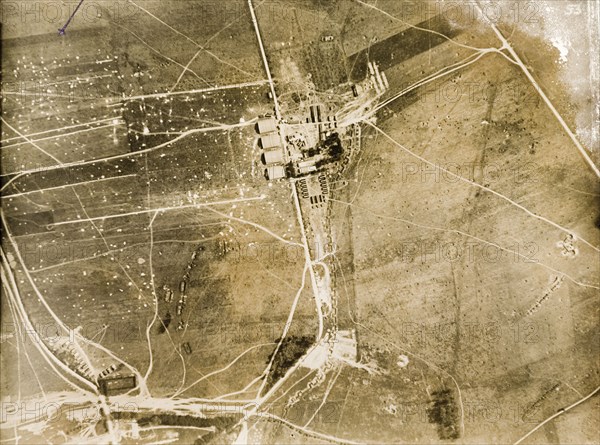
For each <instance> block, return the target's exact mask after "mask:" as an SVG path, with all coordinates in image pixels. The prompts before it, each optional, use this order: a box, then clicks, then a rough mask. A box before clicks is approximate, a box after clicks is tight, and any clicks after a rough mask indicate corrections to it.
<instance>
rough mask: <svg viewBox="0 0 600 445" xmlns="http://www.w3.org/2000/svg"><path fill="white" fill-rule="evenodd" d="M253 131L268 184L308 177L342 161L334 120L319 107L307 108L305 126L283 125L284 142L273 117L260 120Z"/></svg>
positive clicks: (301, 124)
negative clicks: (256, 134)
mask: <svg viewBox="0 0 600 445" xmlns="http://www.w3.org/2000/svg"><path fill="white" fill-rule="evenodd" d="M256 131H257V133H258V134H259V140H258V145H259V147H260V148H261V149H262V154H261V160H262V163H263V164H264V165H265V166H266V169H265V177H266V178H267V179H268V180H273V179H281V178H288V177H295V178H298V177H303V176H307V175H310V174H312V173H315V172H319V171H322V170H323V169H324V167H325V166H326V165H328V164H332V163H333V162H336V161H338V160H340V159H341V155H342V145H341V140H340V138H339V135H338V133H337V120H336V118H335V116H324V113H322V108H321V105H312V106H311V107H310V114H309V116H308V117H307V118H306V123H297V124H289V125H286V127H285V132H286V134H285V136H284V138H282V137H281V134H280V129H279V128H278V126H277V121H276V120H275V118H273V117H265V118H261V119H259V121H258V123H257V125H256ZM282 139H283V142H284V144H285V146H282Z"/></svg>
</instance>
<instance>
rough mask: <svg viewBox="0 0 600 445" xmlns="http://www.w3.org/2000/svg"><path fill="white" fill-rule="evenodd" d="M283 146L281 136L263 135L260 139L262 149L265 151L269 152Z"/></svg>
mask: <svg viewBox="0 0 600 445" xmlns="http://www.w3.org/2000/svg"><path fill="white" fill-rule="evenodd" d="M280 145H281V139H280V138H279V134H277V133H271V134H263V135H262V136H261V137H260V147H261V148H262V149H263V150H268V149H269V148H275V147H279V146H280Z"/></svg>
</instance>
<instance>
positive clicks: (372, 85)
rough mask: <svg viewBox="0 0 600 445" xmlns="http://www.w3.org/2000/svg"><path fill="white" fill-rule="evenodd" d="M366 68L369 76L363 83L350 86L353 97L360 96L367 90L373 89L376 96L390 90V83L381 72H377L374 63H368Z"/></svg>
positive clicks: (376, 66) (377, 69)
mask: <svg viewBox="0 0 600 445" xmlns="http://www.w3.org/2000/svg"><path fill="white" fill-rule="evenodd" d="M367 67H368V68H369V75H368V76H367V78H366V79H365V81H364V82H361V83H359V84H356V85H352V93H353V94H354V97H358V96H360V95H361V94H362V93H363V91H365V90H369V89H374V90H375V92H376V93H377V95H378V96H379V95H381V94H383V93H384V92H385V91H387V90H389V89H390V83H389V82H388V79H387V76H386V75H385V73H384V72H383V71H379V66H378V65H377V63H376V62H369V63H368V64H367Z"/></svg>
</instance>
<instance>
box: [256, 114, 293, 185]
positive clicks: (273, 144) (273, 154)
mask: <svg viewBox="0 0 600 445" xmlns="http://www.w3.org/2000/svg"><path fill="white" fill-rule="evenodd" d="M256 131H257V132H258V134H259V135H260V137H259V139H258V145H259V147H260V148H261V149H262V150H263V152H262V155H261V160H262V163H263V164H264V165H265V166H266V167H267V168H266V170H265V176H266V178H267V179H269V180H271V179H282V178H285V177H287V173H286V168H285V155H284V152H283V147H282V146H281V136H280V135H279V132H278V129H277V121H276V120H275V118H273V117H265V118H262V119H259V121H258V123H257V124H256Z"/></svg>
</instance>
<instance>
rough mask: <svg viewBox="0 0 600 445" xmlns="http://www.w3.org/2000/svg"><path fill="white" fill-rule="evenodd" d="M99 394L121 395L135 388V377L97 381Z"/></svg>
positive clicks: (124, 376) (109, 378)
mask: <svg viewBox="0 0 600 445" xmlns="http://www.w3.org/2000/svg"><path fill="white" fill-rule="evenodd" d="M98 386H99V387H100V392H101V393H102V394H104V395H105V396H114V395H115V394H123V393H125V392H127V391H129V390H131V389H134V388H135V387H136V386H137V383H136V379H135V375H134V374H131V375H123V376H114V377H106V378H103V379H98Z"/></svg>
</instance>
